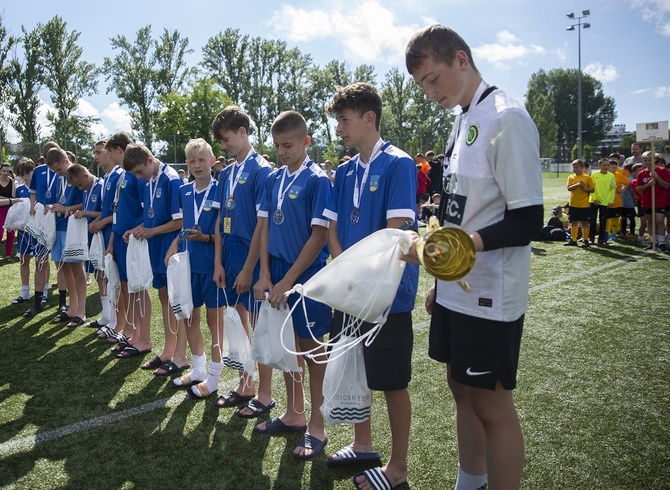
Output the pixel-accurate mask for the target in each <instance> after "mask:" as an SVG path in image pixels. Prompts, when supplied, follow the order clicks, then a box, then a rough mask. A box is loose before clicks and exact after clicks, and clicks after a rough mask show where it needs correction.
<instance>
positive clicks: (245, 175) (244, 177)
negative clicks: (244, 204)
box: [237, 172, 249, 184]
mask: <svg viewBox="0 0 670 490" xmlns="http://www.w3.org/2000/svg"><path fill="white" fill-rule="evenodd" d="M248 178H249V172H242V173H241V174H240V180H238V181H237V182H238V183H239V184H244V183H245V182H246V181H247V179H248Z"/></svg>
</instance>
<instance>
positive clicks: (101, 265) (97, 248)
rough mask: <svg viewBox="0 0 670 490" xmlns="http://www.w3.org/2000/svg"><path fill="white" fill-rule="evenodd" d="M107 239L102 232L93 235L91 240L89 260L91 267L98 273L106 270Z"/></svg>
mask: <svg viewBox="0 0 670 490" xmlns="http://www.w3.org/2000/svg"><path fill="white" fill-rule="evenodd" d="M104 241H105V239H104V238H103V236H102V232H101V231H99V232H97V233H93V239H92V240H91V247H90V248H89V250H88V260H90V261H91V266H92V267H93V268H94V269H95V270H98V271H104V270H105V244H104Z"/></svg>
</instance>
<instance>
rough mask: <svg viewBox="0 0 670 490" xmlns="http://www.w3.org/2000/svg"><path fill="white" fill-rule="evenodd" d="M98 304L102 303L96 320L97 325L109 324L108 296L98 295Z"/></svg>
mask: <svg viewBox="0 0 670 490" xmlns="http://www.w3.org/2000/svg"><path fill="white" fill-rule="evenodd" d="M100 304H102V316H101V317H100V320H98V324H99V325H109V317H110V311H109V310H111V307H110V306H109V296H100Z"/></svg>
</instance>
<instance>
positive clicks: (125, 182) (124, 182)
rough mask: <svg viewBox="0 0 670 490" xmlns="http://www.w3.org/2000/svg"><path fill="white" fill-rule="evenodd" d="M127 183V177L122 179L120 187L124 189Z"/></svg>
mask: <svg viewBox="0 0 670 490" xmlns="http://www.w3.org/2000/svg"><path fill="white" fill-rule="evenodd" d="M127 185H128V179H123V180H122V181H121V189H125V188H126V186H127Z"/></svg>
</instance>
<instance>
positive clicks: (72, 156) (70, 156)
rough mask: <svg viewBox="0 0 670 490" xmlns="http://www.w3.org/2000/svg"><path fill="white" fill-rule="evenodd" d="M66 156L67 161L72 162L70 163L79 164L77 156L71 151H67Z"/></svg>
mask: <svg viewBox="0 0 670 490" xmlns="http://www.w3.org/2000/svg"><path fill="white" fill-rule="evenodd" d="M65 154H66V155H67V159H68V160H70V163H77V155H75V154H74V153H72V152H71V151H66V152H65Z"/></svg>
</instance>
